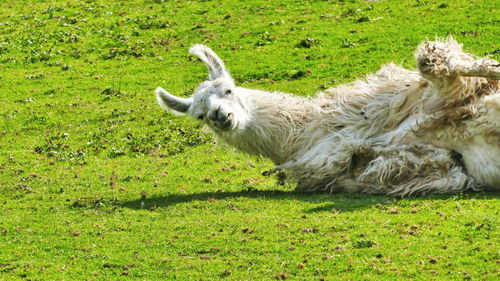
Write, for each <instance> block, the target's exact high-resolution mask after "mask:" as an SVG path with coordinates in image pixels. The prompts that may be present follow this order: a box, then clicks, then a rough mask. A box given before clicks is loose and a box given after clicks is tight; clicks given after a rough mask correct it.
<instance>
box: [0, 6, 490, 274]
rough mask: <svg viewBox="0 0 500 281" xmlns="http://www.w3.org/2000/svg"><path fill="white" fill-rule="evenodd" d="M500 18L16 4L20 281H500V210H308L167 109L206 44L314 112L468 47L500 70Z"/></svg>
mask: <svg viewBox="0 0 500 281" xmlns="http://www.w3.org/2000/svg"><path fill="white" fill-rule="evenodd" d="M499 11H500V2H498V1H492V0H484V1H483V0H472V1H471V0H455V1H450V0H449V1H444V0H440V1H434V0H428V1H425V0H421V1H420V0H417V1H388V0H386V1H374V0H372V1H361V0H350V1H347V0H346V1H260V0H259V1H163V0H149V1H148V0H143V1H140V0H130V1H118V0H113V1H100V0H96V1H94V0H86V1H68V0H65V1H34V0H31V1H30V0H23V1H21V0H20V1H10V0H8V1H7V0H6V1H2V2H1V4H0V120H1V121H0V280H23V279H26V280H117V279H137V280H173V279H177V280H209V279H224V280H251V279H254V280H266V279H279V280H282V279H290V280H322V279H324V280H338V279H342V280H396V279H398V280H462V279H465V280H498V278H499V274H500V269H499V268H500V266H499V265H500V246H499V245H500V244H499V243H500V241H499V240H500V230H499V228H500V226H499V225H500V224H499V223H500V219H499V211H500V197H499V193H485V192H475V193H465V194H458V195H443V196H427V197H419V198H404V199H401V198H394V197H388V196H369V195H363V194H323V193H297V192H294V191H293V188H294V186H293V185H292V184H285V185H284V186H281V185H278V184H277V182H276V179H274V178H271V177H264V176H262V175H261V174H262V172H263V171H266V170H268V169H270V168H272V167H273V166H272V163H271V162H269V161H268V160H266V159H260V158H255V157H250V156H248V155H244V154H241V153H239V152H237V151H235V150H234V149H232V148H230V147H228V146H226V145H224V144H221V143H216V140H215V138H214V137H213V135H212V134H211V133H210V132H207V131H206V130H204V129H203V127H202V126H201V125H200V124H199V123H198V122H197V121H195V120H189V119H187V118H183V117H182V116H177V115H174V114H172V113H170V112H165V111H162V110H161V109H160V108H159V106H158V105H157V104H156V100H155V98H154V94H153V90H154V89H155V88H156V87H158V86H162V87H164V88H165V89H167V90H169V91H170V92H172V93H173V94H176V95H179V96H189V95H190V94H192V93H193V90H194V89H195V88H196V85H197V83H199V82H202V81H203V80H204V79H205V78H206V69H205V67H204V66H203V65H202V64H201V63H199V62H197V61H196V59H195V58H194V57H192V56H190V55H188V53H187V51H188V48H189V46H191V45H192V44H195V43H203V44H206V45H209V46H210V47H212V48H213V49H214V50H215V51H216V52H217V53H218V54H219V55H220V56H221V57H222V58H223V59H224V60H225V62H226V66H227V67H228V69H229V70H230V71H231V73H232V75H233V77H234V78H235V80H236V83H237V84H238V85H240V86H244V87H249V88H259V89H265V90H269V91H273V90H280V91H283V92H289V93H293V94H296V95H302V96H306V95H314V94H315V93H316V92H318V91H321V90H323V89H325V88H328V87H332V86H335V85H338V84H340V83H346V82H349V81H353V80H355V79H358V78H360V77H362V76H363V75H365V74H367V73H370V72H373V71H376V70H377V69H378V68H379V67H380V66H381V65H382V64H384V63H387V62H390V61H393V62H395V63H397V64H401V65H403V66H405V67H408V68H413V67H414V59H413V50H414V49H415V47H416V46H417V45H418V43H419V42H421V41H422V40H425V39H428V38H430V39H433V38H435V37H436V36H441V37H445V36H448V35H451V36H454V37H455V38H456V39H457V40H459V41H460V42H461V43H463V44H464V47H465V49H466V50H468V51H470V52H473V53H475V54H476V55H480V56H484V55H485V54H491V57H492V58H494V59H497V60H499V59H500V52H499V49H500V34H499V32H498V31H499V28H498V27H499V26H500V12H499Z"/></svg>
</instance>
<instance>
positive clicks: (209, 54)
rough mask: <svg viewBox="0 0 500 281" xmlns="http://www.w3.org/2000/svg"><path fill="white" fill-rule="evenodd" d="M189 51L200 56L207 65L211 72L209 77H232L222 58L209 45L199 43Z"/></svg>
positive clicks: (211, 78) (213, 78)
mask: <svg viewBox="0 0 500 281" xmlns="http://www.w3.org/2000/svg"><path fill="white" fill-rule="evenodd" d="M189 53H190V54H192V55H195V56H197V57H198V58H200V60H201V61H202V62H203V63H204V64H205V65H206V66H207V68H208V74H209V75H208V78H209V79H210V80H215V79H217V78H222V77H226V78H230V79H231V75H230V74H229V72H228V71H227V69H226V67H225V66H224V63H223V62H222V60H221V59H220V58H219V57H218V56H217V54H216V53H215V52H214V51H212V49H210V48H209V47H207V46H205V45H200V44H197V45H194V46H193V47H191V48H190V49H189ZM231 80H232V79H231Z"/></svg>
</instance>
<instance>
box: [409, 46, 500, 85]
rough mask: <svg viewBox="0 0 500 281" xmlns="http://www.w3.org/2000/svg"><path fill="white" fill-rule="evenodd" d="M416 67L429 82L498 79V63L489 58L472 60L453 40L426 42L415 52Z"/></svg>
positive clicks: (499, 73) (499, 67)
mask: <svg viewBox="0 0 500 281" xmlns="http://www.w3.org/2000/svg"><path fill="white" fill-rule="evenodd" d="M416 57H417V65H418V68H419V69H420V71H421V72H422V74H423V75H424V76H425V77H426V78H428V79H429V80H436V79H443V78H447V77H448V78H453V77H457V76H470V77H485V78H489V79H492V80H499V79H500V63H499V62H497V61H495V60H493V59H489V58H480V59H474V58H473V57H472V56H471V55H469V54H467V53H465V52H463V51H462V46H461V45H460V44H458V42H456V41H455V40H453V39H447V40H446V41H426V42H424V43H422V44H421V45H420V46H419V48H418V50H417V54H416Z"/></svg>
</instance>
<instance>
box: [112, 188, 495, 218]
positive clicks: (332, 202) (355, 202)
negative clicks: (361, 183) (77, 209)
mask: <svg viewBox="0 0 500 281" xmlns="http://www.w3.org/2000/svg"><path fill="white" fill-rule="evenodd" d="M499 195H500V193H491V192H490V193H483V192H479V193H478V192H464V193H460V194H448V195H446V194H445V195H431V196H425V197H408V198H396V197H392V196H382V195H366V194H352V193H333V194H332V193H317V192H316V193H313V192H297V191H281V190H249V191H247V190H242V191H218V192H201V193H191V194H165V195H159V196H152V197H148V198H140V199H136V200H130V201H125V202H122V203H120V204H119V206H121V207H125V208H130V209H157V208H168V207H172V206H174V205H176V204H183V203H189V202H192V201H207V200H225V199H231V198H239V197H244V198H259V199H269V200H296V201H302V202H309V203H313V204H318V207H315V208H312V209H308V210H305V212H306V213H315V212H324V211H332V210H338V211H342V212H352V211H356V210H362V209H366V208H370V207H372V206H374V205H377V204H382V205H392V204H395V203H396V202H398V201H401V200H406V201H409V202H410V203H412V202H419V201H428V200H431V201H436V200H438V201H441V200H463V199H466V200H468V199H491V198H498V196H499ZM325 203H327V204H325Z"/></svg>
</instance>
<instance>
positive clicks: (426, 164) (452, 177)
mask: <svg viewBox="0 0 500 281" xmlns="http://www.w3.org/2000/svg"><path fill="white" fill-rule="evenodd" d="M370 156H374V158H371V159H373V160H371V161H369V163H367V164H365V165H364V167H361V168H360V169H359V170H361V173H359V174H357V175H355V177H356V182H357V184H359V185H360V186H364V188H363V189H362V191H363V192H366V193H377V194H380V193H382V194H390V195H396V196H411V195H417V194H420V195H423V194H430V193H456V192H460V191H463V190H465V189H467V188H470V187H473V186H472V183H473V180H472V178H471V177H469V176H467V175H466V174H465V173H464V172H463V171H462V168H461V167H460V166H458V164H457V163H456V161H455V160H454V159H453V157H452V156H451V153H450V152H449V151H448V150H445V149H439V148H435V147H433V146H429V145H411V146H402V145H394V146H389V147H374V148H373V151H372V152H370ZM361 157H364V156H363V155H361Z"/></svg>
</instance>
